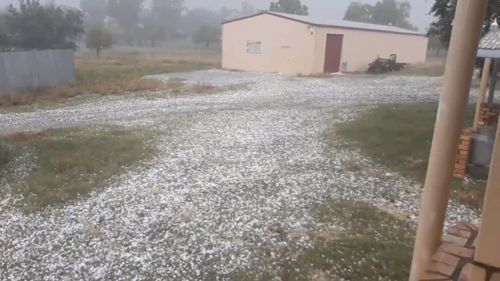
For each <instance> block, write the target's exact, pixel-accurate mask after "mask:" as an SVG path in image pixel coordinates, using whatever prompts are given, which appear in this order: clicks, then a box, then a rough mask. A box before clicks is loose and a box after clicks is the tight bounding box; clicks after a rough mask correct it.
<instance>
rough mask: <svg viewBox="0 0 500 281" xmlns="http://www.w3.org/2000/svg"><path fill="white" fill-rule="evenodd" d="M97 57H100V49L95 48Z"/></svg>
mask: <svg viewBox="0 0 500 281" xmlns="http://www.w3.org/2000/svg"><path fill="white" fill-rule="evenodd" d="M95 52H96V54H97V56H99V55H101V48H95Z"/></svg>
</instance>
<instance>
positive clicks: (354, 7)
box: [344, 2, 373, 22]
mask: <svg viewBox="0 0 500 281" xmlns="http://www.w3.org/2000/svg"><path fill="white" fill-rule="evenodd" d="M372 15H373V6H372V5H370V4H363V3H359V2H351V4H349V6H348V7H347V11H346V12H345V15H344V19H345V20H350V21H357V22H372Z"/></svg>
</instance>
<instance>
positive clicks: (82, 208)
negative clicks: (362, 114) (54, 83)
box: [0, 70, 477, 280]
mask: <svg viewBox="0 0 500 281" xmlns="http://www.w3.org/2000/svg"><path fill="white" fill-rule="evenodd" d="M172 77H182V78H185V79H187V81H188V82H189V83H197V82H209V83H211V84H212V85H216V86H225V85H229V84H245V85H246V86H245V87H243V88H242V89H240V90H234V91H229V92H224V93H221V94H218V95H206V96H203V95H201V96H200V95H198V96H194V95H193V96H188V97H184V98H160V97H159V96H123V97H116V96H115V97H106V98H92V99H87V100H84V101H83V102H80V103H74V104H71V105H67V106H62V107H59V108H53V109H45V110H34V111H30V112H25V113H5V114H0V132H14V131H24V130H43V129H48V128H62V127H69V126H82V125H101V124H106V125H108V124H117V125H123V126H131V127H148V128H152V129H155V130H158V132H163V133H164V135H163V137H162V139H161V141H159V142H158V144H157V147H158V151H159V153H158V157H157V158H156V159H155V160H154V161H153V163H151V164H150V165H148V166H147V167H143V168H139V169H135V170H131V171H129V172H128V173H127V174H126V175H123V176H122V177H120V178H117V179H116V180H115V181H114V182H113V183H112V184H111V185H110V186H109V187H108V188H106V189H105V191H102V192H99V193H95V194H92V195H91V196H89V197H88V198H87V199H84V200H81V201H79V202H76V203H74V204H71V205H69V206H66V207H64V208H53V209H47V210H45V211H43V212H41V213H35V214H23V213H21V212H19V211H18V210H16V209H14V208H12V207H11V206H12V204H13V202H14V201H15V200H16V198H15V197H9V198H5V199H4V200H3V201H2V202H0V280H189V279H192V280H198V279H203V278H206V277H207V276H210V275H211V274H213V273H217V275H218V276H224V275H225V274H229V273H231V272H234V271H237V270H242V269H245V268H246V267H248V266H251V265H252V264H253V263H255V262H256V259H257V258H258V255H257V254H256V253H258V252H259V250H261V249H265V248H266V247H267V246H268V245H273V247H274V248H276V247H278V248H279V247H286V248H297V249H302V248H306V247H308V246H310V243H311V242H310V241H309V240H308V238H307V235H305V233H307V231H309V230H318V229H325V228H328V229H330V230H331V229H332V228H333V229H335V226H332V225H322V224H318V223H317V222H315V220H314V218H313V217H312V215H311V213H310V210H311V209H312V207H313V206H316V205H318V204H321V203H322V202H324V201H325V200H327V199H328V198H332V197H333V198H339V199H353V200H359V201H365V202H370V203H371V204H374V205H376V206H381V207H382V206H383V207H384V208H386V209H387V208H389V209H393V210H395V211H397V212H401V213H404V214H406V215H408V216H409V217H410V219H415V215H416V211H417V206H418V204H419V193H418V192H419V190H418V188H416V187H415V184H414V183H413V182H411V181H409V180H407V179H404V178H402V177H400V176H398V175H397V174H391V173H387V172H386V171H384V170H383V169H382V168H380V167H377V166H376V165H374V164H373V163H370V161H369V160H367V159H366V158H364V157H363V156H361V155H360V154H359V153H358V152H356V151H346V150H342V149H336V148H331V147H330V146H327V144H326V141H325V139H324V137H323V134H324V132H325V130H328V129H330V128H332V126H334V125H335V123H338V122H342V121H345V120H348V119H350V118H353V117H354V116H355V115H356V114H357V113H358V112H359V110H362V109H363V108H365V107H364V106H360V104H363V105H365V104H366V105H370V104H376V103H386V102H388V103H394V102H415V101H435V100H436V99H437V93H438V89H439V85H440V80H439V79H437V78H416V77H392V78H384V77H375V78H373V77H361V76H359V77H349V76H337V77H333V78H329V79H314V78H289V77H282V76H275V75H262V74H249V73H238V72H223V71H217V70H214V71H204V72H193V73H189V74H178V75H171V76H157V77H155V78H157V79H162V80H167V79H169V78H172ZM353 162H355V163H357V164H359V165H362V167H365V169H362V170H361V171H350V170H349V169H348V168H346V167H347V166H348V165H346V163H353ZM0 184H1V182H0ZM4 188H8V187H4ZM449 216H450V221H453V220H456V219H467V220H474V219H477V217H476V215H475V214H474V212H472V211H470V210H468V209H467V208H465V207H463V206H460V205H457V204H453V205H452V207H451V209H450V214H449ZM276 227H280V228H282V229H284V230H285V231H286V232H287V233H291V234H293V235H290V237H292V238H290V239H289V240H287V241H285V242H283V240H281V239H279V234H277V233H276V231H273V229H274V228H276ZM271 254H272V253H271ZM272 266H273V265H269V267H272ZM222 279H223V278H222Z"/></svg>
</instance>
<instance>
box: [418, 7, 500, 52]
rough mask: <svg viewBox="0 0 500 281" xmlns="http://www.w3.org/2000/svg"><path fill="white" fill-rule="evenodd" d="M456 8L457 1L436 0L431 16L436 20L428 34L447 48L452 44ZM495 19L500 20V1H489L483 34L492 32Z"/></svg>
mask: <svg viewBox="0 0 500 281" xmlns="http://www.w3.org/2000/svg"><path fill="white" fill-rule="evenodd" d="M456 7H457V2H456V0H436V2H435V3H434V5H433V6H432V9H431V14H432V15H433V16H434V17H435V18H436V20H435V21H434V22H433V23H432V24H431V26H430V28H429V30H428V34H429V36H439V38H440V39H441V42H443V45H445V46H446V47H448V45H449V43H450V38H451V31H452V27H453V20H454V19H455V9H456ZM495 19H500V0H489V2H488V10H487V14H486V18H485V20H484V27H483V33H486V32H488V31H489V30H490V27H491V24H492V23H493V22H494V21H495Z"/></svg>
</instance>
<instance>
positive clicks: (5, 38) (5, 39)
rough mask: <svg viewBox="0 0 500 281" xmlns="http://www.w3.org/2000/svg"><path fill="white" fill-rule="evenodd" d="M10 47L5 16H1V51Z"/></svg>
mask: <svg viewBox="0 0 500 281" xmlns="http://www.w3.org/2000/svg"><path fill="white" fill-rule="evenodd" d="M8 46H9V35H8V33H7V25H6V19H5V15H4V14H0V51H1V50H2V49H4V48H7V47H8Z"/></svg>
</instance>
